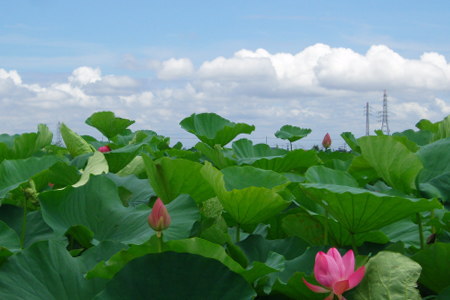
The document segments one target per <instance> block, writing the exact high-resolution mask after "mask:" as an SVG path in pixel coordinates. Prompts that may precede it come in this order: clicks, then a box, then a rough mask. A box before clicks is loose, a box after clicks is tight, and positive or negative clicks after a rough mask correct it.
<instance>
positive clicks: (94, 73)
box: [69, 67, 102, 85]
mask: <svg viewBox="0 0 450 300" xmlns="http://www.w3.org/2000/svg"><path fill="white" fill-rule="evenodd" d="M101 75H102V72H101V71H100V69H99V68H96V69H94V68H90V67H79V68H77V69H75V70H74V71H73V72H72V75H71V76H70V77H69V82H70V83H72V84H77V85H86V84H89V83H94V82H96V81H99V80H100V79H101Z"/></svg>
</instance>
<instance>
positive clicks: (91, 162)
mask: <svg viewBox="0 0 450 300" xmlns="http://www.w3.org/2000/svg"><path fill="white" fill-rule="evenodd" d="M108 172H109V167H108V162H107V161H106V159H105V156H104V155H103V153H102V152H99V151H95V152H94V154H93V155H92V156H91V157H89V159H88V162H87V165H86V167H85V168H84V170H83V173H82V175H81V178H80V180H79V181H78V182H76V183H75V184H74V185H73V186H74V187H78V186H82V185H84V184H86V182H88V180H89V177H90V176H91V175H100V174H103V173H108Z"/></svg>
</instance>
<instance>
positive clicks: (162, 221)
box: [148, 198, 170, 232]
mask: <svg viewBox="0 0 450 300" xmlns="http://www.w3.org/2000/svg"><path fill="white" fill-rule="evenodd" d="M148 224H149V225H150V227H151V228H153V230H155V231H157V232H161V231H163V230H164V229H166V228H167V227H169V225H170V215H169V212H168V211H167V208H166V207H165V206H164V203H163V202H162V201H161V199H159V198H158V199H156V202H155V204H154V205H153V208H152V211H151V213H150V215H149V216H148Z"/></svg>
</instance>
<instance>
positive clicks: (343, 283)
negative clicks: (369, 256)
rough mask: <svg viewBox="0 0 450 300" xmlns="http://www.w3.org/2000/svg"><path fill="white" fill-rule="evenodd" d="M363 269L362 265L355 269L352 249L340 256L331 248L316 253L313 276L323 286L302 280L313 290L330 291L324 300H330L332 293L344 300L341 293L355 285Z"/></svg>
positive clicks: (358, 281) (364, 269) (319, 291)
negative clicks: (325, 251)
mask: <svg viewBox="0 0 450 300" xmlns="http://www.w3.org/2000/svg"><path fill="white" fill-rule="evenodd" d="M365 271H366V268H365V267H364V266H362V267H360V268H359V269H358V270H356V271H355V255H354V254H353V251H352V250H349V251H347V253H345V255H344V256H343V257H341V254H340V253H339V252H338V251H337V249H336V248H331V249H330V250H328V252H327V253H324V252H322V251H320V252H319V253H317V255H316V262H315V264H314V277H315V278H316V280H317V282H318V283H320V284H321V285H323V286H324V287H325V288H323V287H321V286H318V285H314V284H311V283H309V282H307V281H306V280H305V279H304V278H303V282H304V283H305V284H306V286H307V287H308V288H309V289H310V290H311V291H313V292H316V293H328V292H331V294H330V295H329V296H328V297H326V298H325V299H324V300H332V299H333V297H334V295H336V296H337V297H338V299H339V300H345V298H344V296H342V294H343V293H344V292H345V291H348V290H350V289H352V288H354V287H355V286H357V285H358V284H359V283H360V282H361V280H362V279H363V277H364V273H365Z"/></svg>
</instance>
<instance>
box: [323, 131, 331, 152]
mask: <svg viewBox="0 0 450 300" xmlns="http://www.w3.org/2000/svg"><path fill="white" fill-rule="evenodd" d="M322 146H323V147H324V148H325V149H328V148H330V146H331V137H330V135H329V134H328V133H327V134H325V136H324V137H323V141H322Z"/></svg>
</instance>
